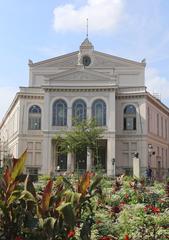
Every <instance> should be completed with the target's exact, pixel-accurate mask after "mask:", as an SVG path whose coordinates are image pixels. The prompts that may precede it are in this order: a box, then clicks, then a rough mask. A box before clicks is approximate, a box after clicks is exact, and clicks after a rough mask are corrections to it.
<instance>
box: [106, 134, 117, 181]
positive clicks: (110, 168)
mask: <svg viewBox="0 0 169 240" xmlns="http://www.w3.org/2000/svg"><path fill="white" fill-rule="evenodd" d="M114 159H115V138H108V140H107V175H108V176H112V175H114V172H115V169H114V168H115V162H114ZM113 162H114V164H113Z"/></svg>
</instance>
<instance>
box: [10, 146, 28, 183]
mask: <svg viewBox="0 0 169 240" xmlns="http://www.w3.org/2000/svg"><path fill="white" fill-rule="evenodd" d="M26 158H27V150H26V151H25V152H24V153H23V154H22V155H21V157H20V158H19V159H18V161H17V162H16V163H15V165H14V166H13V168H12V170H11V180H12V181H14V180H15V179H16V177H17V176H19V175H20V174H21V173H22V171H23V168H24V165H25V161H26Z"/></svg>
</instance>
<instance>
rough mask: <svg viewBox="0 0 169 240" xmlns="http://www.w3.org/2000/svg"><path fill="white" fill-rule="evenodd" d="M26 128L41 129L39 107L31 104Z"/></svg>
mask: <svg viewBox="0 0 169 240" xmlns="http://www.w3.org/2000/svg"><path fill="white" fill-rule="evenodd" d="M28 118H29V119H28V129H29V130H40V129H41V108H40V107H39V106H36V105H33V106H31V107H30V109H29V117H28Z"/></svg>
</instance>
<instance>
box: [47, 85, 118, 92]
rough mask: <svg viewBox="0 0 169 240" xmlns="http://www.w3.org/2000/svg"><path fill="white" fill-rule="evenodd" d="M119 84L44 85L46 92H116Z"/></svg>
mask: <svg viewBox="0 0 169 240" xmlns="http://www.w3.org/2000/svg"><path fill="white" fill-rule="evenodd" d="M116 88H117V86H106V87H105V86H98V87H96V86H91V87H67V88H65V87H62V86H61V87H55V86H43V89H44V91H45V92H114V91H115V89H116Z"/></svg>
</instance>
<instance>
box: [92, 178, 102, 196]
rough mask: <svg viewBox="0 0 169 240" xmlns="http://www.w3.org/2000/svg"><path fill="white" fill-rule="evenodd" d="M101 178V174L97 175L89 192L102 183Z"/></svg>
mask: <svg viewBox="0 0 169 240" xmlns="http://www.w3.org/2000/svg"><path fill="white" fill-rule="evenodd" d="M101 180H102V177H101V176H97V177H96V179H95V180H94V182H93V183H92V184H91V186H90V188H89V193H92V191H93V190H94V189H95V188H96V186H97V185H98V184H99V183H100V181H101Z"/></svg>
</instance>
